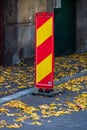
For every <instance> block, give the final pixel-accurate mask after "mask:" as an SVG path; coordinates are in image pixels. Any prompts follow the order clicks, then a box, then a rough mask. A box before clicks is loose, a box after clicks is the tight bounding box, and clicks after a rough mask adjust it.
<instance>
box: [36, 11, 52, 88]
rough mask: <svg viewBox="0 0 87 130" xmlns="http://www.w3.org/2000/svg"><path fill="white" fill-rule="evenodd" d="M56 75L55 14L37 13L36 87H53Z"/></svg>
mask: <svg viewBox="0 0 87 130" xmlns="http://www.w3.org/2000/svg"><path fill="white" fill-rule="evenodd" d="M53 75H54V14H53V13H48V12H42V13H37V14H36V43H35V87H36V88H39V89H40V90H41V89H44V90H50V89H52V88H53V77H54V76H53Z"/></svg>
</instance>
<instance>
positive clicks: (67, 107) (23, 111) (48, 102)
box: [0, 53, 87, 130]
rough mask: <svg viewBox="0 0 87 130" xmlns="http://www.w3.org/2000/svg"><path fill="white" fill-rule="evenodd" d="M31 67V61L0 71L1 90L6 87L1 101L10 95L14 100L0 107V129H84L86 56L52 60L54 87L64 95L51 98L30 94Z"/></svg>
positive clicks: (86, 118)
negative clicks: (53, 61) (61, 90)
mask: <svg viewBox="0 0 87 130" xmlns="http://www.w3.org/2000/svg"><path fill="white" fill-rule="evenodd" d="M32 64H33V61H32V60H31V62H30V61H28V62H26V61H24V62H22V63H21V64H20V65H17V66H12V67H7V68H3V67H1V68H0V73H2V75H1V77H0V86H1V87H0V89H1V90H3V89H2V88H3V86H4V87H5V91H4V90H3V93H1V100H2V97H4V98H5V95H6V96H7V95H9V98H8V97H7V99H10V100H12V99H15V100H12V101H10V100H9V102H7V103H6V101H4V102H3V103H2V104H1V105H0V128H1V130H8V129H9V128H10V129H11V130H13V129H14V128H16V129H18V130H29V129H31V130H33V129H35V130H38V129H39V130H51V129H54V130H87V53H85V54H79V55H70V56H65V57H58V58H55V79H54V83H55V86H54V88H55V90H57V89H63V90H64V92H63V95H57V96H55V97H52V98H49V97H42V96H32V95H31V91H33V88H31V87H33V86H34V85H33V67H32ZM12 76H13V77H12ZM5 83H6V84H5ZM10 83H13V84H14V87H15V88H16V91H14V90H12V89H13V88H14V87H13V84H10ZM9 85H10V86H9ZM29 85H30V86H29ZM6 86H8V87H6ZM19 86H20V87H19ZM11 87H13V88H11ZM15 88H14V89H15ZM24 89H25V90H24ZM1 90H0V92H1ZM10 90H12V91H10ZM22 90H24V91H26V92H27V95H26V93H25V94H23V92H24V91H22ZM28 90H29V92H28ZM19 91H21V92H22V95H21V96H20V93H19ZM6 92H7V93H6ZM15 92H18V93H15ZM12 94H14V96H15V97H14V96H13V95H12ZM17 94H18V97H19V98H18V97H17ZM24 95H25V96H24ZM13 97H14V98H13ZM16 98H17V99H16ZM1 100H0V101H1ZM5 100H6V99H5Z"/></svg>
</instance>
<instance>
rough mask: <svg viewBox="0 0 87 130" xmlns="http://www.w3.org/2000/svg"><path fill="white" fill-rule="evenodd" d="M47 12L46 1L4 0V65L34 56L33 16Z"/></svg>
mask: <svg viewBox="0 0 87 130" xmlns="http://www.w3.org/2000/svg"><path fill="white" fill-rule="evenodd" d="M43 11H47V0H5V2H4V16H5V17H4V65H11V64H18V63H19V62H20V61H21V60H22V59H24V58H27V57H30V56H33V55H34V42H35V14H36V12H43Z"/></svg>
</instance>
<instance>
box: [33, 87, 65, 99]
mask: <svg viewBox="0 0 87 130" xmlns="http://www.w3.org/2000/svg"><path fill="white" fill-rule="evenodd" d="M62 94H63V90H54V89H51V90H43V89H37V88H35V89H34V91H33V92H32V95H33V96H46V97H54V96H56V95H62Z"/></svg>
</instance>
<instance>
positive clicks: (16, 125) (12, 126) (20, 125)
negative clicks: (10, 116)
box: [6, 123, 22, 129]
mask: <svg viewBox="0 0 87 130" xmlns="http://www.w3.org/2000/svg"><path fill="white" fill-rule="evenodd" d="M6 127H7V128H10V129H11V128H20V127H22V124H17V123H14V124H10V125H7V126H6Z"/></svg>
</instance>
